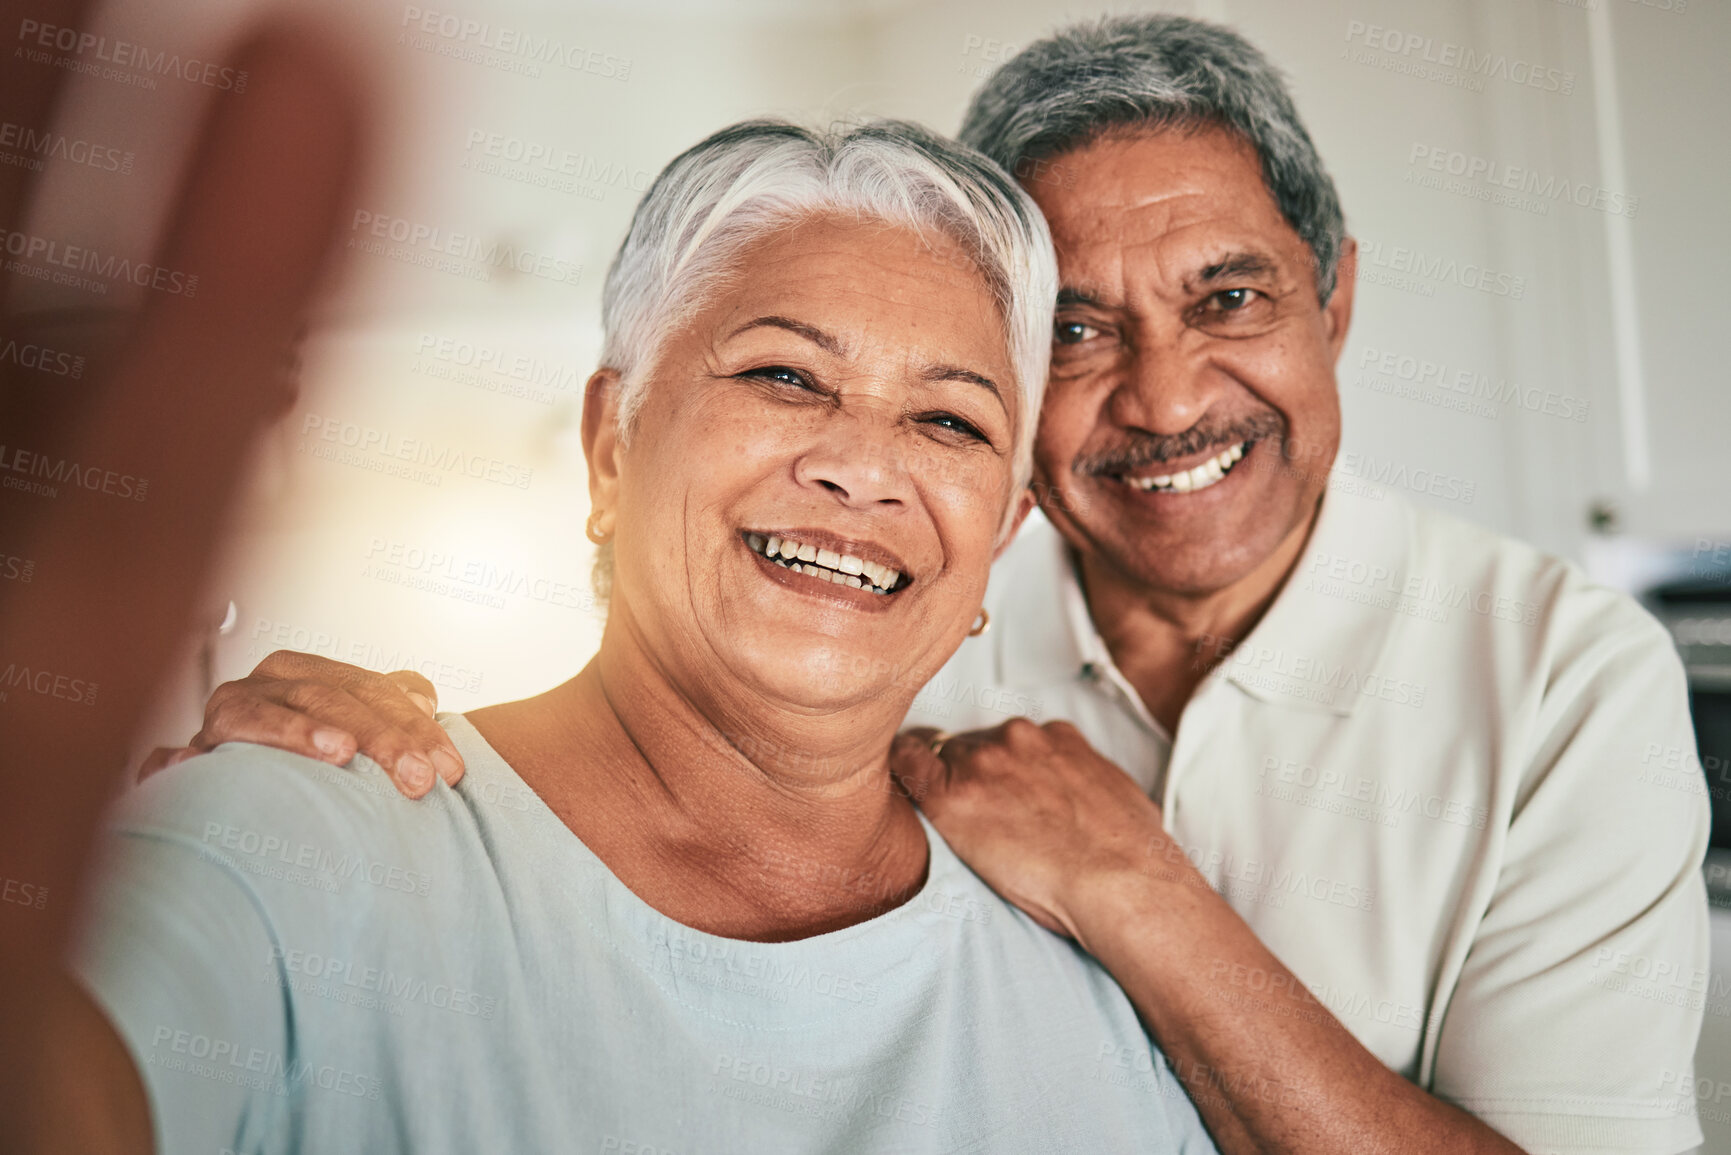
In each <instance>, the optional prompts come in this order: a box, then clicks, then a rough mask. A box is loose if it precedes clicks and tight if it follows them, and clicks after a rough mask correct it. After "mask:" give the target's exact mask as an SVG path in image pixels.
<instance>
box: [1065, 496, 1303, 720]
mask: <svg viewBox="0 0 1731 1155" xmlns="http://www.w3.org/2000/svg"><path fill="white" fill-rule="evenodd" d="M1318 509H1320V505H1319V506H1318ZM1317 516H1318V513H1317V512H1315V511H1313V512H1312V513H1311V516H1310V517H1309V519H1308V520H1306V521H1305V522H1304V523H1303V524H1301V525H1299V526H1296V527H1295V528H1294V529H1293V531H1292V532H1291V533H1289V534H1288V535H1287V536H1286V538H1285V539H1283V540H1282V541H1281V543H1280V545H1279V546H1278V547H1277V548H1276V549H1275V550H1274V552H1272V553H1271V554H1269V555H1268V557H1266V558H1264V559H1263V560H1262V562H1261V563H1260V564H1259V565H1257V566H1256V568H1254V569H1252V570H1251V571H1250V572H1249V573H1247V574H1245V575H1244V576H1242V577H1240V578H1238V579H1237V580H1236V581H1234V582H1232V583H1231V584H1229V585H1226V586H1223V587H1221V588H1220V589H1217V590H1210V591H1207V592H1205V593H1189V592H1181V591H1175V590H1170V589H1162V588H1159V587H1155V586H1150V585H1148V584H1146V583H1145V582H1142V581H1139V580H1137V578H1136V577H1135V576H1134V575H1131V574H1126V573H1124V572H1123V571H1121V570H1119V569H1116V568H1115V567H1113V566H1110V565H1105V564H1102V563H1101V562H1100V560H1099V559H1098V558H1095V557H1092V556H1090V555H1088V554H1085V553H1083V554H1078V555H1077V557H1078V562H1077V572H1078V574H1079V575H1080V577H1081V581H1082V590H1083V594H1084V596H1085V597H1086V598H1087V601H1088V613H1089V616H1090V617H1092V618H1093V620H1094V628H1095V629H1097V630H1098V631H1099V632H1100V637H1101V639H1102V640H1103V641H1104V642H1105V643H1106V649H1107V651H1108V652H1110V653H1111V655H1112V661H1113V662H1114V663H1116V665H1117V667H1118V669H1119V670H1120V671H1121V672H1122V673H1123V674H1124V677H1125V678H1126V679H1127V680H1128V681H1129V683H1130V685H1131V686H1132V687H1134V688H1135V690H1136V693H1137V694H1138V695H1139V696H1140V697H1141V699H1142V701H1143V703H1144V704H1145V705H1146V706H1147V707H1148V711H1149V713H1151V714H1152V715H1153V716H1154V718H1155V720H1156V721H1158V722H1159V723H1160V725H1161V726H1162V727H1164V728H1165V730H1166V733H1167V734H1169V735H1172V736H1173V737H1176V736H1177V733H1178V720H1179V719H1180V718H1181V717H1182V716H1183V714H1184V707H1185V705H1187V704H1188V703H1189V701H1190V698H1191V696H1192V695H1193V694H1194V693H1195V692H1196V687H1197V686H1199V685H1201V683H1202V680H1203V679H1204V678H1206V677H1207V676H1208V674H1209V673H1210V672H1211V671H1212V670H1213V669H1214V667H1215V666H1217V665H1219V663H1220V661H1221V659H1222V658H1223V657H1224V656H1225V654H1226V653H1227V652H1229V651H1230V650H1231V648H1232V647H1233V646H1234V645H1236V644H1237V643H1238V642H1240V641H1242V640H1243V639H1244V637H1245V635H1247V634H1248V633H1249V632H1250V631H1251V630H1252V629H1254V628H1255V626H1256V623H1257V622H1259V621H1261V620H1262V615H1263V614H1265V613H1267V612H1268V607H1269V606H1270V605H1272V604H1274V599H1275V598H1276V597H1277V596H1278V595H1279V593H1280V590H1281V587H1282V586H1284V585H1285V583H1286V579H1287V577H1288V576H1289V575H1290V574H1291V573H1292V570H1293V567H1294V566H1295V565H1297V563H1298V558H1299V555H1300V554H1301V553H1302V552H1303V550H1304V543H1305V542H1306V541H1308V540H1309V539H1310V533H1311V530H1312V529H1313V528H1315V525H1316V518H1317Z"/></svg>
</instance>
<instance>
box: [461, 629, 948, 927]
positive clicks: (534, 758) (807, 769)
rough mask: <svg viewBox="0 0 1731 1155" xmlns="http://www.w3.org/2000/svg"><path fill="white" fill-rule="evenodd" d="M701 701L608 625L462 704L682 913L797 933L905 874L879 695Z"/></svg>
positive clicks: (563, 807)
mask: <svg viewBox="0 0 1731 1155" xmlns="http://www.w3.org/2000/svg"><path fill="white" fill-rule="evenodd" d="M705 710H708V711H710V712H714V713H722V714H724V715H726V716H724V717H721V718H719V719H712V718H710V717H708V716H707V715H706V713H705V711H704V710H699V708H698V707H697V706H696V705H695V704H694V703H693V702H692V701H691V700H690V699H689V698H688V697H687V696H685V695H684V694H682V693H680V691H679V690H678V688H677V687H675V686H674V685H673V684H672V683H671V682H670V680H669V679H668V678H667V677H665V676H664V674H663V672H662V671H661V669H660V668H659V666H658V665H657V663H655V662H654V661H653V659H651V658H650V657H649V656H648V654H647V653H646V652H645V651H644V649H643V648H642V647H641V646H640V645H638V644H636V640H635V639H634V638H632V637H631V636H630V634H629V631H624V630H618V631H616V630H613V629H611V628H610V630H609V637H608V639H606V640H605V641H604V642H603V645H602V648H601V651H600V653H599V654H598V655H597V657H596V658H595V660H594V661H592V662H591V663H590V664H589V665H588V666H587V667H585V669H584V670H583V671H582V673H580V674H578V675H577V677H575V678H573V679H571V680H570V681H569V682H566V683H565V684H564V685H562V686H559V687H556V688H555V689H553V690H551V691H548V692H547V693H546V694H543V695H540V696H539V697H537V698H531V699H528V700H526V701H523V702H517V703H510V704H507V705H505V706H499V707H493V708H490V709H487V710H481V711H477V712H476V714H474V715H472V720H473V721H474V723H475V725H476V727H477V728H478V729H480V730H481V732H482V733H483V735H484V736H486V737H487V739H488V741H489V742H492V743H493V745H494V746H495V748H497V749H498V750H499V752H500V754H501V755H502V756H503V757H504V758H505V760H506V761H507V762H509V763H510V764H511V765H512V767H513V768H515V769H516V770H517V771H518V773H519V774H521V775H522V776H523V778H524V779H525V781H527V782H528V783H529V784H530V785H531V786H532V787H533V788H534V789H535V790H536V792H537V793H539V794H540V795H541V796H542V798H543V799H545V800H546V801H547V803H548V805H549V806H550V807H551V808H552V809H553V810H554V812H555V813H556V814H558V815H559V817H560V818H561V819H563V820H564V821H565V823H566V825H568V826H569V827H571V829H572V831H573V832H574V833H575V834H576V835H577V836H578V837H579V838H580V839H582V841H583V842H584V844H585V845H586V846H588V847H589V848H590V849H591V850H592V851H594V853H595V854H596V855H597V857H599V858H600V859H601V860H602V861H603V862H605V863H606V864H607V866H608V867H609V868H610V869H611V870H612V871H613V873H614V874H615V875H617V876H618V877H619V878H620V880H621V881H623V882H624V883H625V885H626V886H628V887H629V888H630V889H631V890H632V891H633V892H635V893H636V894H637V895H638V897H640V898H642V899H643V900H644V901H645V902H647V903H649V905H651V906H653V907H655V908H656V909H657V910H659V911H660V912H661V913H663V914H665V915H667V916H668V917H670V918H672V919H674V920H675V921H678V922H681V923H684V924H685V925H687V926H692V927H696V928H697V929H700V930H704V931H708V932H710V933H713V934H718V935H723V936H725V937H729V938H742V939H754V940H759V941H781V940H788V939H796V938H803V937H806V936H808V935H812V934H820V933H824V932H826V931H830V930H836V929H839V928H841V927H844V926H849V925H852V924H854V923H857V922H861V921H864V920H865V919H868V918H871V917H873V916H875V915H877V914H881V913H883V912H884V911H886V910H889V909H892V908H893V907H895V906H897V905H899V904H900V903H902V902H904V901H906V900H907V899H908V898H910V897H911V896H912V895H913V894H914V893H915V892H916V891H917V890H918V889H919V887H920V885H921V883H922V882H923V880H924V877H925V870H926V858H927V846H926V840H925V832H924V830H923V829H922V827H921V826H920V823H919V820H918V818H917V817H916V815H915V813H914V811H913V808H912V806H911V805H910V804H909V803H908V801H907V800H906V798H904V797H902V796H901V795H900V794H898V793H896V792H895V791H894V790H893V789H892V786H891V779H890V775H889V769H888V750H889V743H890V740H891V738H892V737H893V735H894V732H895V725H896V720H895V719H893V718H887V714H888V713H889V712H890V711H881V712H883V713H885V714H886V719H885V720H884V721H883V722H882V723H881V724H879V723H878V722H877V721H876V719H875V717H873V716H871V715H874V714H875V713H877V712H880V711H871V712H869V713H868V715H867V716H865V717H849V716H845V715H843V716H836V715H811V714H802V713H801V712H799V711H794V710H777V709H775V708H773V707H771V706H768V705H765V704H762V703H757V702H749V703H748V704H746V705H743V706H741V708H739V709H736V710H733V711H727V710H725V709H718V708H717V707H716V706H715V705H714V704H707V705H706V707H705Z"/></svg>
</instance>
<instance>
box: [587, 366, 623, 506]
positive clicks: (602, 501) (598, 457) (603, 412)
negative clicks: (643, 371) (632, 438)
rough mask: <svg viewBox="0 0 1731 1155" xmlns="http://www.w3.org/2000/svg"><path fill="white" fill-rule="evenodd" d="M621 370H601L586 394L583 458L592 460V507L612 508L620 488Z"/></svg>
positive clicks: (592, 378) (590, 470)
mask: <svg viewBox="0 0 1731 1155" xmlns="http://www.w3.org/2000/svg"><path fill="white" fill-rule="evenodd" d="M623 448H624V447H623V446H621V445H620V443H619V371H618V370H617V369H597V370H596V371H595V372H594V374H593V375H592V376H591V377H590V378H589V383H588V385H587V386H586V387H585V389H584V393H583V457H584V458H585V460H587V461H588V462H589V508H590V509H596V510H602V509H612V508H613V507H614V506H615V505H616V504H617V498H618V489H619V454H620V452H621V450H622V449H623Z"/></svg>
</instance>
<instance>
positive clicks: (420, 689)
mask: <svg viewBox="0 0 1731 1155" xmlns="http://www.w3.org/2000/svg"><path fill="white" fill-rule="evenodd" d="M385 679H386V680H387V681H390V682H394V683H395V684H396V686H397V688H398V689H399V690H401V691H402V692H403V693H405V694H407V695H408V696H409V701H411V702H413V703H414V704H415V705H416V706H417V707H418V708H419V709H420V710H421V712H422V713H424V714H426V715H427V717H429V718H431V717H432V716H433V715H435V714H437V713H438V712H439V689H438V687H437V686H435V685H433V683H432V682H430V681H428V680H427V679H426V678H424V677H422V676H421V675H420V674H417V673H415V671H413V670H392V671H391V672H390V673H388V674H386V675H385Z"/></svg>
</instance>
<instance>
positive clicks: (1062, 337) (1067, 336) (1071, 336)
mask: <svg viewBox="0 0 1731 1155" xmlns="http://www.w3.org/2000/svg"><path fill="white" fill-rule="evenodd" d="M1099 335H1100V330H1098V329H1096V328H1094V326H1092V325H1086V324H1083V323H1082V322H1081V321H1059V322H1058V323H1057V324H1056V325H1055V326H1053V330H1052V336H1053V338H1054V339H1055V340H1056V341H1057V342H1058V344H1060V345H1080V344H1081V343H1082V342H1083V341H1087V340H1090V339H1092V338H1094V337H1098V336H1099Z"/></svg>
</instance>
